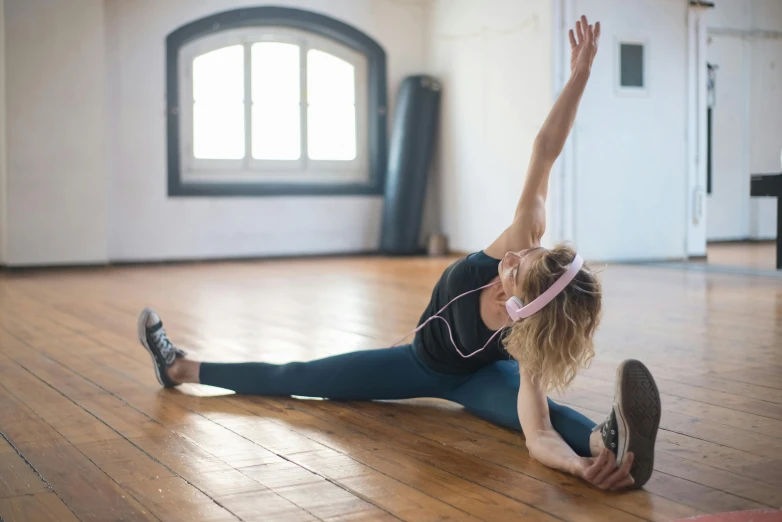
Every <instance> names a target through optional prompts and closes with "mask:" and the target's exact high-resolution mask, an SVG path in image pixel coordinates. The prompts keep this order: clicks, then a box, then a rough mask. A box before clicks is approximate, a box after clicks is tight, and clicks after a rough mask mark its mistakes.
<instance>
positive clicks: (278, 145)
mask: <svg viewBox="0 0 782 522" xmlns="http://www.w3.org/2000/svg"><path fill="white" fill-rule="evenodd" d="M299 110H300V109H299V104H298V102H297V103H296V104H291V103H288V104H284V105H282V104H268V103H263V104H258V105H254V106H253V158H255V159H263V160H297V159H299V157H300V156H301V129H300V124H299V123H300V120H299Z"/></svg>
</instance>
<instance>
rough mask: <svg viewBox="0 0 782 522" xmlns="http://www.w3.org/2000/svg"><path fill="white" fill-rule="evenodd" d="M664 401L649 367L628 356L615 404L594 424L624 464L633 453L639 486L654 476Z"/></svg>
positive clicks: (620, 371) (620, 372)
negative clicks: (655, 454) (603, 417)
mask: <svg viewBox="0 0 782 522" xmlns="http://www.w3.org/2000/svg"><path fill="white" fill-rule="evenodd" d="M661 414H662V403H661V402H660V392H659V391H658V390H657V384H655V382H654V378H653V377H652V374H651V372H650V371H649V369H648V368H647V367H646V366H644V364H643V363H641V362H640V361H636V360H634V359H628V360H626V361H624V362H623V363H622V364H620V365H619V368H618V369H617V371H616V388H615V391H614V406H613V408H611V413H610V414H609V415H608V418H606V420H605V421H604V422H603V423H602V424H599V425H597V426H596V427H595V429H594V431H597V430H600V433H601V435H602V437H603V444H605V447H606V448H608V449H610V450H611V451H613V452H614V453H615V454H616V463H617V465H618V466H621V465H622V462H623V461H624V458H625V455H627V453H633V455H634V457H635V458H634V460H633V465H632V467H631V468H630V475H631V476H632V477H633V480H634V481H635V483H634V484H633V487H634V488H640V487H642V486H643V485H644V484H646V482H648V480H649V478H650V477H651V476H652V469H653V468H654V442H655V440H656V439H657V429H658V428H659V426H660V415H661Z"/></svg>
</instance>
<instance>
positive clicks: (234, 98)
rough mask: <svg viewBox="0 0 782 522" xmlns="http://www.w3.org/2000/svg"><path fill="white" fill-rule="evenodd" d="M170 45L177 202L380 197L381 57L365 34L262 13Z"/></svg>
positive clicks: (253, 11) (282, 12)
mask: <svg viewBox="0 0 782 522" xmlns="http://www.w3.org/2000/svg"><path fill="white" fill-rule="evenodd" d="M166 45H167V84H168V85H167V98H168V100H167V101H168V169H169V172H168V192H169V195H170V196H193V195H221V196H225V195H237V196H247V195H263V196H267V195H283V194H301V195H304V194H312V195H315V194H381V193H382V191H383V181H384V177H385V163H386V145H385V143H386V119H385V115H386V86H385V83H386V80H385V53H384V52H383V50H382V49H381V48H380V46H379V45H377V43H375V42H374V41H373V40H372V39H370V38H369V37H368V36H366V35H364V34H363V33H361V32H360V31H358V30H356V29H354V28H352V27H350V26H348V25H346V24H344V23H342V22H338V21H336V20H333V19H331V18H328V17H326V16H322V15H318V14H315V13H310V12H307V11H301V10H298V9H289V8H281V7H256V8H248V9H238V10H235V11H228V12H225V13H219V14H216V15H213V16H209V17H207V18H203V19H201V20H197V21H195V22H192V23H190V24H187V25H185V26H183V27H181V28H179V29H177V30H176V31H174V32H173V33H171V34H170V35H169V36H168V38H167V40H166Z"/></svg>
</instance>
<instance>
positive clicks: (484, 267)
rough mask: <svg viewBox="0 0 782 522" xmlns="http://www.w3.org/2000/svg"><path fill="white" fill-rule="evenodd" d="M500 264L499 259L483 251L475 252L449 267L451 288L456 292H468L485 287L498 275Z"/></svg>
mask: <svg viewBox="0 0 782 522" xmlns="http://www.w3.org/2000/svg"><path fill="white" fill-rule="evenodd" d="M499 262H500V261H499V260H498V259H494V258H493V257H489V256H488V255H486V253H484V251H483V250H479V251H478V252H473V253H471V254H469V255H467V256H465V257H463V258H461V259H459V260H457V261H456V262H454V263H453V264H452V265H451V266H450V267H449V269H448V272H449V273H448V282H449V287H450V288H451V289H452V290H455V291H458V290H461V291H466V290H472V289H474V288H475V287H476V286H481V285H484V284H486V282H487V281H488V280H489V279H491V278H492V277H494V276H496V275H497V265H498V264H499Z"/></svg>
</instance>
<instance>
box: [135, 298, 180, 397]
mask: <svg viewBox="0 0 782 522" xmlns="http://www.w3.org/2000/svg"><path fill="white" fill-rule="evenodd" d="M138 340H139V341H141V344H142V345H144V348H146V349H147V352H149V355H150V356H151V357H152V366H153V367H154V368H155V375H156V376H157V380H158V382H159V383H160V385H161V386H163V387H164V388H173V387H174V386H176V385H177V383H175V382H174V381H172V380H171V378H170V377H169V376H168V369H169V368H170V367H171V365H172V364H174V361H175V360H176V359H177V357H184V356H185V355H187V353H186V352H185V351H184V350H180V349H179V348H177V347H176V346H174V345H173V344H172V343H171V341H170V340H169V339H168V334H166V329H165V328H163V321H161V320H160V316H158V314H157V312H155V311H154V310H152V309H151V308H145V309H144V310H142V312H141V315H139V318H138Z"/></svg>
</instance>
